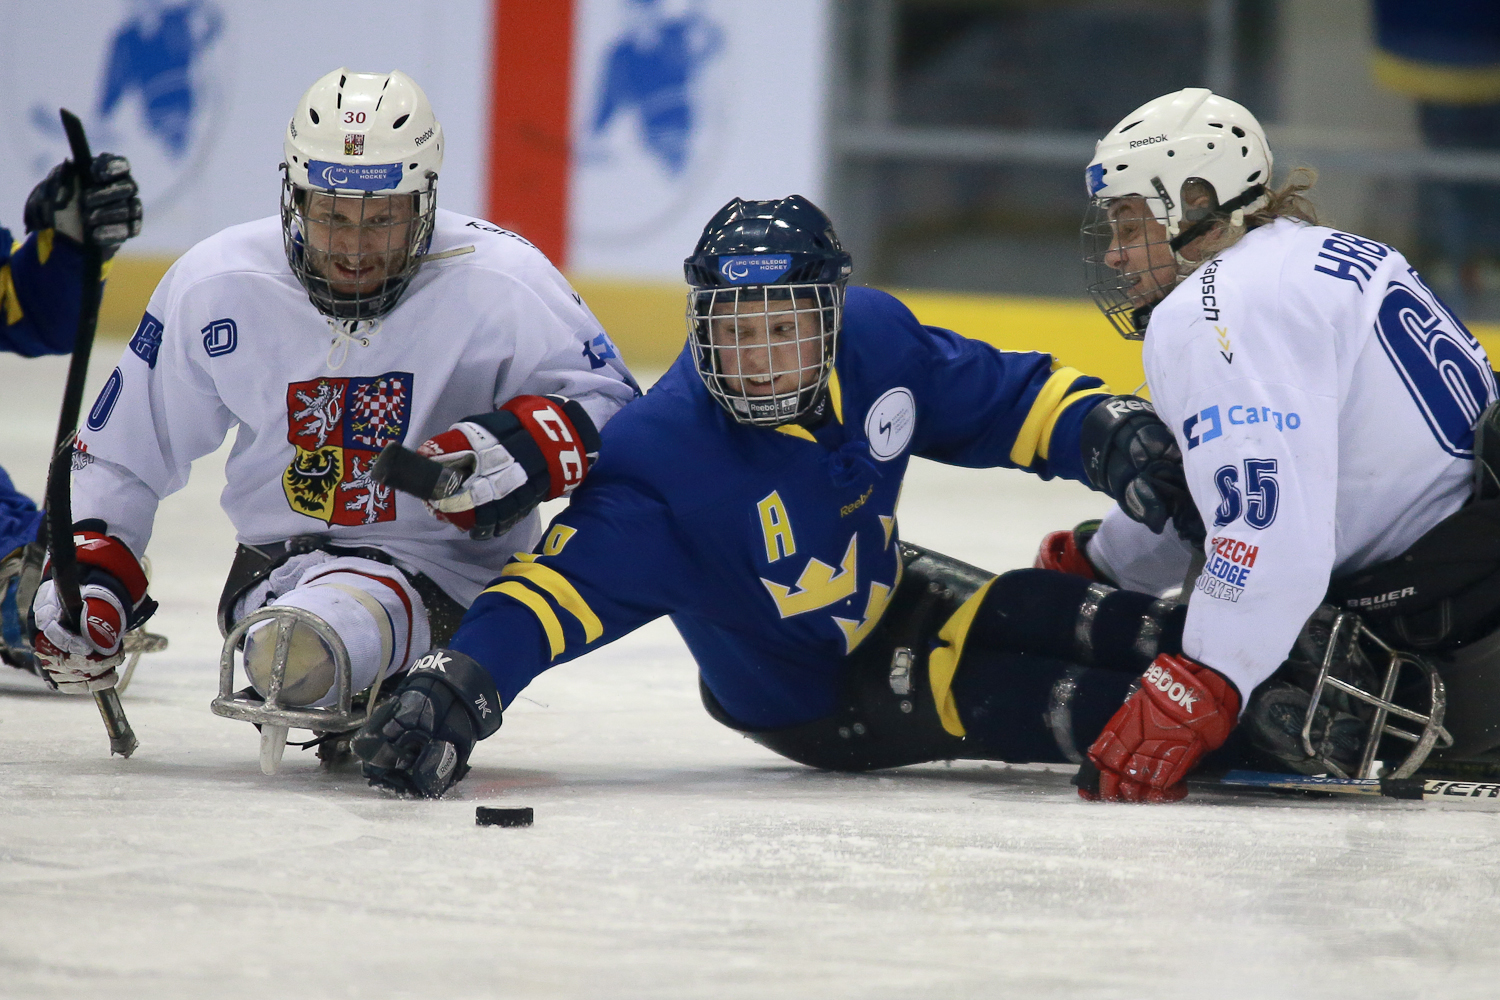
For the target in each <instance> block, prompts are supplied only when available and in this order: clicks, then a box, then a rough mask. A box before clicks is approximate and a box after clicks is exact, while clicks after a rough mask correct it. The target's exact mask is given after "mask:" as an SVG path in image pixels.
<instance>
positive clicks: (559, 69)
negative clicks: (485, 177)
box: [489, 0, 573, 267]
mask: <svg viewBox="0 0 1500 1000" xmlns="http://www.w3.org/2000/svg"><path fill="white" fill-rule="evenodd" d="M494 25H495V28H494V31H495V36H494V37H495V40H494V44H493V46H492V49H493V55H492V57H491V58H492V62H491V82H492V86H491V90H490V94H491V96H490V104H491V119H490V176H489V218H490V221H492V222H495V223H498V224H499V225H502V226H504V227H505V228H507V229H513V230H515V231H516V232H518V233H520V234H521V235H522V236H524V237H526V238H527V239H528V240H530V241H531V242H533V243H535V244H536V245H537V246H538V247H540V248H541V250H542V252H543V253H545V254H546V255H547V256H548V257H550V258H551V259H552V262H553V263H554V264H556V265H557V266H558V267H562V266H563V265H564V264H565V263H566V252H567V245H568V243H567V219H568V170H569V162H568V161H569V157H568V145H569V134H570V129H569V127H568V122H569V91H570V89H571V84H572V78H571V75H570V74H571V72H572V53H573V0H495V18H494Z"/></svg>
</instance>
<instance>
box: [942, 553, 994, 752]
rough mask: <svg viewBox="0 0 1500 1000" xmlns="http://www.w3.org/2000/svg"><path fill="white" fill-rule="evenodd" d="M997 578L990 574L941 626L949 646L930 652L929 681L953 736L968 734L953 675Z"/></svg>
mask: <svg viewBox="0 0 1500 1000" xmlns="http://www.w3.org/2000/svg"><path fill="white" fill-rule="evenodd" d="M996 579H998V577H993V576H992V577H990V579H989V581H988V582H987V583H986V584H985V585H984V586H983V587H980V588H979V589H978V590H977V591H975V592H974V596H973V597H971V598H969V599H968V600H967V601H964V602H963V604H961V605H959V608H958V610H957V611H955V612H953V616H952V617H951V618H949V619H948V620H947V621H946V622H944V623H943V627H942V628H940V629H938V639H939V640H940V641H941V642H943V643H946V645H942V646H938V647H937V648H936V649H934V650H933V651H932V652H931V653H929V654H928V655H927V683H928V684H929V685H931V687H932V700H933V702H934V703H935V704H936V705H937V711H938V719H939V720H940V721H941V722H942V723H943V729H945V730H947V732H948V733H949V734H950V735H952V736H966V735H968V734H967V732H966V731H965V729H964V724H963V720H962V719H960V718H959V717H958V705H957V704H955V703H954V701H953V690H952V689H953V675H954V674H955V673H957V672H958V664H959V661H961V660H962V659H963V655H964V640H965V639H967V638H968V637H969V627H970V626H971V625H973V624H974V616H975V615H976V614H978V613H979V605H981V604H983V603H984V597H985V595H986V594H988V593H989V592H990V586H991V585H992V584H994V582H995V580H996Z"/></svg>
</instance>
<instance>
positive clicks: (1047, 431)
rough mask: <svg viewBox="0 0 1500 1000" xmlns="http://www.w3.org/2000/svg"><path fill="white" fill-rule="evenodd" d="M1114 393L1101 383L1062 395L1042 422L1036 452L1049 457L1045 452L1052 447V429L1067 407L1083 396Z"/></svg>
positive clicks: (1110, 394)
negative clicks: (1044, 421) (1055, 406)
mask: <svg viewBox="0 0 1500 1000" xmlns="http://www.w3.org/2000/svg"><path fill="white" fill-rule="evenodd" d="M1114 394H1115V391H1114V390H1113V389H1111V388H1110V387H1109V386H1107V385H1101V386H1099V387H1097V388H1094V389H1080V390H1078V391H1077V392H1070V393H1068V394H1067V395H1066V396H1064V397H1063V400H1062V402H1061V403H1058V404H1057V408H1056V409H1054V410H1053V411H1052V416H1050V417H1048V418H1047V422H1046V423H1045V424H1042V436H1041V439H1040V440H1039V441H1037V445H1036V453H1037V454H1038V455H1040V456H1042V457H1043V458H1048V457H1050V456H1048V454H1047V452H1048V450H1049V449H1050V448H1051V447H1052V431H1053V430H1054V429H1055V428H1056V427H1057V420H1058V418H1059V417H1061V416H1062V415H1063V414H1064V413H1067V412H1068V407H1070V406H1072V405H1073V404H1074V403H1076V402H1078V401H1079V400H1080V399H1082V398H1083V397H1085V396H1113V395H1114Z"/></svg>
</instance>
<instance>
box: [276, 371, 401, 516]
mask: <svg viewBox="0 0 1500 1000" xmlns="http://www.w3.org/2000/svg"><path fill="white" fill-rule="evenodd" d="M411 387H412V373H411V372H386V373H385V374H384V375H376V376H373V377H369V378H318V379H311V380H309V381H306V382H293V383H291V384H290V385H288V386H287V390H286V413H287V435H286V436H287V440H288V441H289V442H291V444H292V447H293V448H294V449H295V453H294V454H293V456H292V461H291V464H289V465H288V466H287V468H286V471H285V472H284V473H282V476H281V485H282V489H283V490H284V491H285V493H286V499H287V503H288V504H290V505H291V508H292V510H294V511H296V512H297V513H299V514H306V515H307V516H308V517H315V518H317V519H318V520H320V521H322V522H323V523H325V524H328V525H335V524H346V525H353V524H375V523H377V522H380V521H394V520H395V519H396V504H395V498H394V497H393V496H392V494H391V490H390V487H388V486H382V485H380V484H379V483H377V482H375V481H374V480H373V479H371V478H370V472H371V470H372V469H373V468H374V466H375V458H376V456H377V455H379V454H380V450H381V449H382V448H384V447H385V446H386V445H387V444H390V443H391V442H393V441H401V440H403V439H404V438H405V437H406V431H407V427H408V425H409V424H410V422H411Z"/></svg>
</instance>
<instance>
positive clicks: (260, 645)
mask: <svg viewBox="0 0 1500 1000" xmlns="http://www.w3.org/2000/svg"><path fill="white" fill-rule="evenodd" d="M312 555H318V556H323V557H324V558H321V559H307V560H306V561H305V562H304V563H303V565H302V566H301V567H290V561H289V564H288V566H289V567H290V569H291V572H288V573H286V574H283V575H282V580H281V581H278V582H283V583H284V584H286V583H292V582H293V581H294V580H295V584H294V585H293V586H292V587H291V589H290V590H288V591H287V592H285V593H283V594H281V595H280V596H275V597H272V596H271V594H266V595H265V597H269V598H270V599H269V600H265V598H264V597H263V598H262V600H263V601H264V603H263V604H262V605H260V606H267V607H275V606H286V607H295V608H301V609H303V610H305V611H310V612H312V613H313V614H315V615H317V616H318V617H319V618H322V619H323V620H324V621H325V622H327V623H328V625H329V627H330V628H331V630H332V632H333V636H332V637H325V636H322V635H320V634H319V633H318V631H317V630H315V629H313V628H311V627H309V626H307V625H305V624H303V623H301V622H298V623H297V624H296V625H294V626H293V629H292V636H291V643H290V648H289V649H288V651H287V665H286V674H285V678H284V679H283V681H282V687H281V702H282V704H284V705H288V706H298V707H314V708H326V707H329V706H331V705H333V704H334V702H335V701H336V700H337V691H336V690H335V687H334V681H335V677H334V657H333V652H332V650H331V649H330V648H329V641H330V640H332V641H337V642H340V643H342V644H343V646H344V649H345V650H346V651H347V652H348V654H349V664H350V668H351V672H352V674H353V677H352V680H353V687H354V690H355V691H362V690H364V689H365V688H368V687H369V686H370V685H371V684H373V683H374V682H375V679H376V678H377V677H383V676H386V675H388V674H390V673H391V672H392V671H394V670H399V669H400V668H401V667H404V666H405V665H406V664H407V663H408V662H409V661H410V659H411V657H412V656H413V655H415V654H416V653H420V652H422V651H423V650H425V649H426V648H427V647H428V646H429V645H430V644H431V638H430V634H429V628H428V623H427V609H426V608H425V607H424V606H423V604H422V599H421V597H419V596H418V594H417V592H416V590H414V589H413V588H412V586H411V584H410V583H408V582H407V580H406V577H405V576H403V575H402V574H401V572H400V571H399V570H397V569H396V568H395V567H394V566H388V565H386V564H384V563H378V562H375V561H374V560H371V559H360V558H357V557H352V556H341V557H328V555H327V553H309V556H312ZM282 568H283V569H287V568H288V567H282ZM278 572H280V571H278ZM245 603H246V604H248V603H249V602H245ZM236 610H237V611H238V612H239V614H238V617H243V616H244V615H245V614H248V613H249V612H250V611H253V610H255V608H253V607H247V606H244V605H242V606H241V607H240V608H237V609H236ZM272 625H274V623H273V622H269V621H268V622H264V623H262V624H259V625H256V626H255V627H254V628H253V629H251V631H250V634H249V635H248V636H247V638H246V641H245V660H244V662H245V671H246V673H248V674H249V675H250V682H251V684H253V685H254V686H255V689H256V690H257V691H259V692H260V693H261V694H262V695H265V693H266V692H267V691H268V690H269V689H270V683H271V670H272V667H273V665H274V663H275V657H276V631H277V630H276V629H275V628H273V627H270V626H272Z"/></svg>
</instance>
